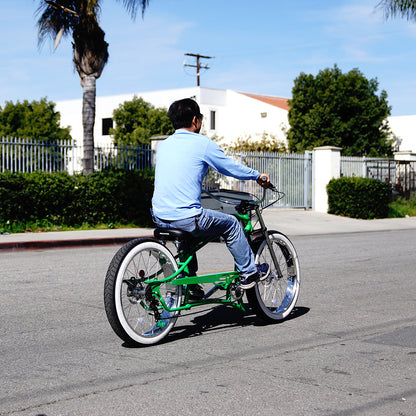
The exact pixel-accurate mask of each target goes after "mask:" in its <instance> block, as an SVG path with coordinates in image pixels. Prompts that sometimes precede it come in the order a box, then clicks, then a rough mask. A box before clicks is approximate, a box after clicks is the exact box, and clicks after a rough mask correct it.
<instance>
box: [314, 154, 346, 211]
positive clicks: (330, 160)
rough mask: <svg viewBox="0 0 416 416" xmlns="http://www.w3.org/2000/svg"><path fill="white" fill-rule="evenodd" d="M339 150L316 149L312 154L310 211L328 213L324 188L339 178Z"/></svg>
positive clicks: (326, 195)
mask: <svg viewBox="0 0 416 416" xmlns="http://www.w3.org/2000/svg"><path fill="white" fill-rule="evenodd" d="M341 150H342V149H341V148H340V147H332V146H323V147H316V148H315V149H313V152H314V164H313V172H314V175H313V178H314V181H313V182H314V183H313V187H314V197H313V201H312V209H313V210H314V211H318V212H328V194H327V191H326V186H327V184H328V182H329V181H330V180H331V179H332V178H339V177H340V176H341Z"/></svg>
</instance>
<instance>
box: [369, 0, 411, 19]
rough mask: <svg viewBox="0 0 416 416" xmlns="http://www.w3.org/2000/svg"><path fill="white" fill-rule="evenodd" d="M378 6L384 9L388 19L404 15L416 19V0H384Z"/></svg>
mask: <svg viewBox="0 0 416 416" xmlns="http://www.w3.org/2000/svg"><path fill="white" fill-rule="evenodd" d="M377 7H379V8H381V9H383V12H384V16H385V18H386V19H389V18H394V17H403V18H406V19H407V20H416V0H382V1H380V3H379V4H378V5H377Z"/></svg>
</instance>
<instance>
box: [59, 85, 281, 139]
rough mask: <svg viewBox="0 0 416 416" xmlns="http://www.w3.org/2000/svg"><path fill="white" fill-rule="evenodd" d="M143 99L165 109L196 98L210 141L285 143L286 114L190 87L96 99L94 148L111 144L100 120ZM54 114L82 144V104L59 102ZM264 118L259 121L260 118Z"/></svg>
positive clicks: (236, 96) (236, 97)
mask: <svg viewBox="0 0 416 416" xmlns="http://www.w3.org/2000/svg"><path fill="white" fill-rule="evenodd" d="M134 95H137V96H138V97H142V98H143V99H144V100H145V101H147V102H150V103H151V104H153V105H154V106H155V107H164V108H168V107H169V106H170V104H171V103H172V102H173V101H175V100H178V99H181V98H185V97H192V98H195V99H196V101H197V102H198V103H199V105H200V108H201V112H202V114H203V115H204V122H203V125H202V131H203V133H204V134H207V135H208V136H210V137H212V136H214V135H216V136H218V137H223V138H224V139H225V141H227V142H229V141H233V140H235V139H237V138H238V137H245V136H250V135H251V136H252V137H253V138H254V137H256V136H257V137H259V138H260V137H261V135H262V134H263V133H264V132H266V133H269V134H273V135H275V136H276V137H279V138H281V139H282V140H284V139H285V136H284V134H283V132H282V125H286V126H287V125H288V122H287V111H286V110H282V109H280V108H278V107H274V106H272V105H270V104H266V103H263V102H261V101H259V100H256V99H253V98H250V97H247V96H246V95H244V94H241V93H238V92H236V91H232V90H220V89H214V88H203V87H191V88H182V89H173V90H164V91H153V92H144V93H135V94H134V93H132V94H124V95H115V96H108V97H97V99H96V120H95V128H94V138H95V144H96V145H98V146H99V145H103V144H106V143H110V142H111V137H110V136H103V135H102V119H104V118H112V115H113V110H114V109H116V108H117V107H118V106H119V105H120V104H122V103H124V102H125V101H130V100H132V99H133V96H134ZM56 110H57V111H59V112H60V113H61V125H62V126H65V127H66V126H68V125H69V126H71V135H72V137H73V138H74V139H75V140H76V141H77V144H79V145H81V144H82V136H83V132H82V100H81V99H79V100H70V101H58V102H57V103H56ZM211 111H215V118H216V120H215V121H216V123H215V124H216V128H215V130H211V129H210V115H211ZM262 113H264V114H267V116H266V117H261V114H262Z"/></svg>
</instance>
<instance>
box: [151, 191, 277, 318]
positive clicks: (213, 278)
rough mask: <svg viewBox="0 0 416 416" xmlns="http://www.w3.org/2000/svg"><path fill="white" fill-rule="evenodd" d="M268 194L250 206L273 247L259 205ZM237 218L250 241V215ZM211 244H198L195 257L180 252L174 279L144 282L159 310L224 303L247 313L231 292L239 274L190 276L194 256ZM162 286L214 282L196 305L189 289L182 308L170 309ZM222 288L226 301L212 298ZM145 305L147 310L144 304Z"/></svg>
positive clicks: (204, 242)
mask: <svg viewBox="0 0 416 416" xmlns="http://www.w3.org/2000/svg"><path fill="white" fill-rule="evenodd" d="M265 195H266V190H264V192H263V198H262V199H260V200H258V201H254V202H251V204H255V212H256V214H257V218H258V220H259V223H260V226H261V228H260V230H259V231H260V232H261V234H263V235H264V236H265V238H266V242H267V244H268V245H269V246H270V248H271V242H270V239H269V238H268V233H267V228H266V226H265V223H264V221H263V218H262V217H261V213H260V205H261V203H262V202H263V201H264V199H265ZM234 216H235V217H237V219H238V220H239V221H240V222H241V224H242V226H243V230H244V234H245V235H246V237H247V238H249V236H250V234H251V233H253V231H254V228H253V224H252V222H251V218H250V215H249V213H246V214H239V213H236V214H234ZM208 243H209V241H203V242H199V243H197V245H196V246H195V247H194V248H193V250H192V254H191V255H189V256H188V257H186V258H183V254H182V253H179V254H178V256H176V258H178V259H179V261H178V266H179V268H178V270H177V271H176V272H175V273H173V274H172V275H171V276H168V277H165V278H163V279H156V278H151V279H147V280H145V281H144V283H146V284H147V285H149V286H150V288H151V291H152V295H153V296H155V297H156V298H157V299H158V300H159V302H160V303H161V305H160V306H159V309H165V310H166V311H168V312H174V311H181V310H186V309H190V308H192V307H193V306H199V305H204V304H209V303H223V304H224V303H225V304H229V305H231V306H233V307H236V308H237V309H240V310H242V311H245V308H244V305H243V303H242V299H241V298H242V296H240V297H239V296H237V297H236V298H235V299H233V296H232V290H236V289H237V285H235V287H233V282H234V281H235V279H237V278H238V277H239V274H238V271H228V272H219V273H212V274H206V275H200V276H190V275H189V269H188V265H189V263H190V262H191V260H192V259H193V258H194V256H195V253H196V252H197V251H198V250H200V249H201V248H202V247H203V246H205V245H206V244H208ZM270 252H271V253H272V258H273V262H274V264H275V266H276V268H277V271H278V275H281V272H280V268H279V265H278V262H277V259H276V256H275V253H274V251H273V250H272V249H271V250H270ZM157 274H158V273H156V275H157ZM163 283H168V284H169V285H173V286H175V285H182V286H185V287H187V285H192V284H198V283H211V284H213V285H214V286H213V288H212V289H211V290H210V291H209V292H208V293H207V294H206V295H205V296H204V297H203V298H202V299H201V300H199V301H193V302H190V301H189V299H188V296H189V294H188V290H186V291H185V296H184V302H183V304H182V306H178V307H175V308H169V307H168V306H167V305H166V303H165V300H164V299H163V296H161V294H160V285H162V284H163ZM220 289H222V290H225V291H226V296H225V298H222V299H221V298H211V296H212V295H213V294H214V293H215V292H216V291H218V290H220ZM143 306H144V307H146V306H145V305H143ZM146 309H147V307H146Z"/></svg>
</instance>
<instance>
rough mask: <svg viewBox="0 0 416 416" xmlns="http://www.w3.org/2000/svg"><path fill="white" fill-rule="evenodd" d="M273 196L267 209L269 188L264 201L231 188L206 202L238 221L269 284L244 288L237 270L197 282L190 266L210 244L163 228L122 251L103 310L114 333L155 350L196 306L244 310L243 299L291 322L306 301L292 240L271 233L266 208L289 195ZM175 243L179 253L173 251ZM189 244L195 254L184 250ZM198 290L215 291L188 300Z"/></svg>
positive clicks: (269, 317)
mask: <svg viewBox="0 0 416 416" xmlns="http://www.w3.org/2000/svg"><path fill="white" fill-rule="evenodd" d="M269 190H271V191H273V192H275V193H276V194H277V195H278V196H277V197H276V199H275V200H273V201H272V202H271V203H269V204H267V205H266V206H264V203H265V198H266V189H264V192H263V197H262V198H261V199H258V200H256V199H254V198H253V196H252V195H250V194H247V193H243V192H235V191H226V190H220V191H212V192H207V191H205V192H206V195H207V197H205V195H204V198H203V205H204V206H205V207H206V208H211V209H212V208H215V209H220V210H222V211H225V212H228V213H232V214H233V215H235V216H236V217H237V218H238V219H239V221H240V222H241V225H242V226H243V229H244V232H245V235H246V237H247V239H248V241H249V243H250V245H251V247H252V249H253V252H254V254H255V260H256V263H257V264H260V263H268V264H269V265H270V267H271V273H270V274H269V276H268V277H267V278H266V279H264V280H262V281H259V282H257V283H256V285H255V286H254V287H253V288H251V289H247V290H244V289H242V288H241V287H240V286H239V275H238V272H237V271H235V270H231V271H226V272H217V273H210V274H205V275H200V276H195V275H194V276H192V275H190V273H189V269H188V265H189V263H190V262H191V261H192V259H193V258H194V256H195V253H196V252H197V251H198V250H200V249H201V248H202V247H203V246H204V245H206V244H207V243H208V242H209V241H197V240H194V239H193V237H192V236H191V234H189V233H187V232H186V231H181V230H177V229H166V228H156V229H155V231H154V238H138V239H135V240H132V241H130V242H128V243H126V244H125V245H124V246H122V247H121V248H120V249H119V250H118V251H117V253H116V254H115V256H114V257H113V259H112V261H111V263H110V265H109V268H108V271H107V274H106V277H105V284H104V305H105V310H106V314H107V318H108V321H109V323H110V325H111V327H112V328H113V330H114V332H115V333H116V334H117V335H118V336H119V337H120V338H121V339H122V340H123V341H126V342H127V343H130V344H141V345H143V344H144V345H150V344H156V343H157V342H160V341H161V340H162V339H163V338H165V337H166V336H167V335H168V334H169V332H170V331H171V330H172V328H173V327H174V325H175V322H176V320H177V318H178V316H179V314H180V312H181V311H184V310H189V309H191V308H192V307H194V306H200V305H206V304H215V303H216V304H228V305H231V306H233V307H235V308H238V309H240V310H242V311H245V306H244V304H243V301H242V299H243V295H244V293H246V296H247V300H248V303H249V304H250V306H251V308H252V309H253V310H254V312H255V313H256V315H257V316H258V317H259V318H261V319H263V320H265V321H266V322H271V323H273V322H276V321H281V320H283V319H285V318H286V317H287V316H288V315H289V314H290V313H291V311H292V310H293V308H294V307H295V305H296V301H297V299H298V296H299V289H300V267H299V259H298V256H297V254H296V250H295V247H294V246H293V244H292V243H291V241H290V240H289V238H288V237H286V236H285V235H284V234H282V233H280V232H278V231H269V230H267V228H266V225H265V223H264V220H263V217H262V215H261V213H262V210H263V209H264V208H266V207H268V206H270V205H272V204H273V203H275V202H277V201H278V200H279V199H280V198H281V197H282V196H283V194H282V193H280V192H278V191H277V190H276V189H275V188H274V187H273V186H272V185H271V186H270V187H269ZM273 199H274V198H273ZM253 224H254V225H253ZM255 226H256V227H258V228H255ZM168 242H171V243H173V244H172V245H173V246H174V247H176V249H175V250H172V249H169V248H168V244H167V243H168ZM184 242H187V244H188V246H189V244H191V245H192V249H191V250H189V248H188V249H187V250H186V252H185V251H184V250H182V247H183V243H184ZM172 251H176V253H175V254H173V252H172ZM193 284H210V285H212V288H211V289H210V290H209V291H208V292H207V293H206V294H205V296H204V297H203V298H202V299H201V300H197V301H193V300H191V299H190V296H189V294H190V292H189V285H193Z"/></svg>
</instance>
